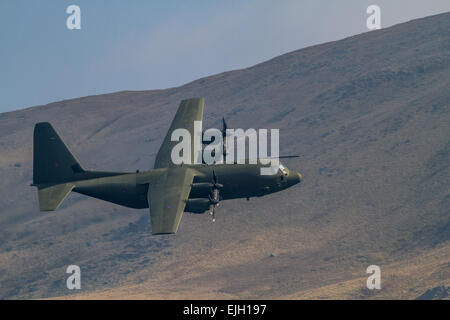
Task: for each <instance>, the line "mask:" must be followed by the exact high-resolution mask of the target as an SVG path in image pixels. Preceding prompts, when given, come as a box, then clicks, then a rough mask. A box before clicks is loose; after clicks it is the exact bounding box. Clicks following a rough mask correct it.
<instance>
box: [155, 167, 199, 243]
mask: <svg viewBox="0 0 450 320" xmlns="http://www.w3.org/2000/svg"><path fill="white" fill-rule="evenodd" d="M194 176H195V171H194V170H192V169H189V168H186V167H185V168H183V167H174V168H169V169H166V170H162V171H161V172H160V174H159V175H158V176H156V177H155V178H154V179H152V181H151V182H150V184H149V188H148V194H147V199H148V202H149V207H150V218H151V221H152V234H167V233H176V232H177V230H178V226H179V224H180V221H181V217H182V216H183V212H184V207H185V206H186V200H187V199H188V197H189V193H190V191H191V184H192V181H193V179H194Z"/></svg>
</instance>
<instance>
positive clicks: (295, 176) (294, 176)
mask: <svg viewBox="0 0 450 320" xmlns="http://www.w3.org/2000/svg"><path fill="white" fill-rule="evenodd" d="M288 181H289V185H291V186H292V185H294V184H297V183H299V182H300V181H302V175H301V174H300V172H294V171H291V172H290V174H289V178H288Z"/></svg>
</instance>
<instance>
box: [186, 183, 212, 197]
mask: <svg viewBox="0 0 450 320" xmlns="http://www.w3.org/2000/svg"><path fill="white" fill-rule="evenodd" d="M212 187H213V184H212V183H209V182H200V183H193V184H192V186H191V193H190V194H189V198H193V199H195V198H207V197H208V195H209V194H210V193H211V188H212Z"/></svg>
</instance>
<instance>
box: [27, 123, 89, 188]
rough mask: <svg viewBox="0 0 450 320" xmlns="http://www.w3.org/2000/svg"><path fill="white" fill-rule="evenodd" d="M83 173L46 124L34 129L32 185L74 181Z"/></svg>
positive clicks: (56, 135)
mask: <svg viewBox="0 0 450 320" xmlns="http://www.w3.org/2000/svg"><path fill="white" fill-rule="evenodd" d="M82 172H84V170H83V168H82V167H81V165H80V164H79V162H78V161H77V160H76V159H75V157H74V156H73V155H72V154H71V153H70V151H69V149H68V148H67V146H66V145H65V144H64V142H63V141H62V140H61V138H60V137H59V136H58V134H57V133H56V131H55V129H53V127H52V126H51V124H50V123H48V122H41V123H38V124H36V126H35V127H34V146H33V184H34V185H40V184H58V183H62V182H69V181H73V180H76V179H75V177H74V175H75V173H82Z"/></svg>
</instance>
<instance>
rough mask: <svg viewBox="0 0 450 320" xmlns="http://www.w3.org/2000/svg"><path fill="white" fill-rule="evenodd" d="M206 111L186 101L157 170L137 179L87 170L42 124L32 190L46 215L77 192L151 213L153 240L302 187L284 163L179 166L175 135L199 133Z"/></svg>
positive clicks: (163, 147)
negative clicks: (222, 204)
mask: <svg viewBox="0 0 450 320" xmlns="http://www.w3.org/2000/svg"><path fill="white" fill-rule="evenodd" d="M203 107H204V100H203V98H193V99H188V100H183V101H182V102H181V104H180V107H179V108H178V111H177V113H176V115H175V118H174V119H173V121H172V124H171V126H170V129H169V131H168V133H167V135H166V136H165V138H164V141H163V143H162V145H161V147H160V149H159V151H158V154H157V155H156V159H155V165H154V170H151V171H143V172H138V171H137V172H133V173H124V172H103V171H87V170H85V169H83V167H82V166H81V165H80V163H79V161H78V160H77V159H76V158H75V157H74V156H73V155H72V154H71V152H70V151H69V149H68V148H67V146H66V145H65V144H64V142H63V141H62V140H61V138H60V137H59V136H58V134H57V133H56V131H55V130H54V129H53V127H52V126H51V125H50V124H49V123H47V122H42V123H37V124H36V126H35V128H34V147H33V149H34V150H33V184H32V186H36V187H37V188H38V198H39V208H40V210H41V211H52V210H56V209H57V208H58V207H59V205H60V204H61V203H62V202H63V200H64V199H65V198H66V197H67V195H68V194H69V193H70V192H71V191H74V192H77V193H81V194H84V195H87V196H90V197H94V198H98V199H102V200H105V201H109V202H112V203H115V204H118V205H122V206H125V207H130V208H136V209H141V208H150V216H151V225H152V234H170V233H176V232H177V230H178V226H179V224H180V220H181V217H182V215H183V212H190V213H198V214H201V213H205V212H206V211H208V210H209V212H210V214H211V215H212V216H213V220H214V219H215V210H216V207H217V206H218V205H219V201H220V200H228V199H237V198H247V200H248V199H250V198H251V197H261V196H264V195H266V194H270V193H274V192H277V191H281V190H284V189H286V188H289V187H290V186H293V185H295V184H297V183H299V182H300V181H301V179H302V176H301V175H300V173H298V172H295V171H292V170H289V169H287V168H286V167H284V166H283V165H281V163H280V164H279V170H278V172H277V173H276V174H274V175H261V174H260V168H261V166H262V165H261V164H260V163H259V162H258V163H257V164H236V163H234V164H233V163H232V164H227V163H224V164H214V165H206V164H189V165H188V164H183V165H174V164H173V162H172V161H171V150H172V148H173V147H174V145H175V144H176V143H177V142H175V141H171V134H172V132H173V131H174V130H175V129H177V128H187V129H188V130H193V128H194V125H193V123H194V121H202V118H203ZM225 128H226V124H225V121H224V129H225ZM190 133H191V134H193V132H190ZM192 163H194V162H192Z"/></svg>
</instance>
